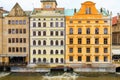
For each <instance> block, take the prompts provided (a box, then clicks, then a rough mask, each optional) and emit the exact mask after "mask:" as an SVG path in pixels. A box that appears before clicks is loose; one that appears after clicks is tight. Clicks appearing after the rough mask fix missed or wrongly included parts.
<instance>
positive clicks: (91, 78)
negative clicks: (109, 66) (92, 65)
mask: <svg viewBox="0 0 120 80" xmlns="http://www.w3.org/2000/svg"><path fill="white" fill-rule="evenodd" d="M43 75H45V74H41V73H11V74H10V75H8V76H6V77H2V78H0V80H50V79H43ZM51 80H53V79H51ZM54 80H74V79H70V78H69V79H54ZM75 80H120V75H116V74H102V75H100V74H98V75H86V76H84V75H80V74H79V76H78V77H77V78H76V79H75Z"/></svg>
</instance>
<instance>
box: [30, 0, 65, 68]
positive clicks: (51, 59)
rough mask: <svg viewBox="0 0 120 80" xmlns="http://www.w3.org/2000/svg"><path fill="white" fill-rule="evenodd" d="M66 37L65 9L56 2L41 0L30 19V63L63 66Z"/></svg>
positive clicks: (54, 0) (53, 0)
mask: <svg viewBox="0 0 120 80" xmlns="http://www.w3.org/2000/svg"><path fill="white" fill-rule="evenodd" d="M64 35H65V16H64V8H57V2H56V0H41V8H35V9H34V11H33V13H32V14H31V17H30V63H31V64H37V65H42V64H46V65H49V64H50V65H51V66H56V65H63V64H64V54H65V42H64V41H65V37H64Z"/></svg>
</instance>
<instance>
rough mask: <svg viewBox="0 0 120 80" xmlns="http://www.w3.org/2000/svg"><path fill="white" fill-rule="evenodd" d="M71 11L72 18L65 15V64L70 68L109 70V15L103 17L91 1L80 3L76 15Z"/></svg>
mask: <svg viewBox="0 0 120 80" xmlns="http://www.w3.org/2000/svg"><path fill="white" fill-rule="evenodd" d="M74 11H75V13H74V15H73V16H66V54H65V60H66V64H67V65H69V66H72V67H102V66H104V65H106V67H109V64H110V63H111V42H112V41H111V36H112V35H111V21H110V15H109V16H104V15H102V13H100V12H99V11H98V10H97V9H96V7H95V3H93V2H90V1H87V2H84V3H82V5H81V9H80V10H79V11H78V12H76V9H75V10H74ZM101 12H102V10H101Z"/></svg>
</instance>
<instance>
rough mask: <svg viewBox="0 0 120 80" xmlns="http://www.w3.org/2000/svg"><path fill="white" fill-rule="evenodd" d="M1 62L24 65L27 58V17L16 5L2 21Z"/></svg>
mask: <svg viewBox="0 0 120 80" xmlns="http://www.w3.org/2000/svg"><path fill="white" fill-rule="evenodd" d="M1 30H3V33H2V34H3V35H2V38H3V41H2V44H3V45H2V50H3V51H2V55H1V56H2V62H3V63H5V64H16V65H17V64H22V65H23V64H26V63H28V56H29V17H28V16H27V15H26V13H25V12H24V11H23V9H22V8H21V7H20V5H19V4H18V3H16V4H15V6H14V7H13V8H12V10H11V11H10V12H9V14H8V15H6V16H5V17H4V19H3V26H2V29H1Z"/></svg>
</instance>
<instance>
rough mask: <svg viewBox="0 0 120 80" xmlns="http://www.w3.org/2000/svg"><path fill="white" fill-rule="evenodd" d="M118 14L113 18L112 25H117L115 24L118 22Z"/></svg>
mask: <svg viewBox="0 0 120 80" xmlns="http://www.w3.org/2000/svg"><path fill="white" fill-rule="evenodd" d="M117 21H118V20H117V16H115V17H113V18H112V25H115V24H117Z"/></svg>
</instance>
